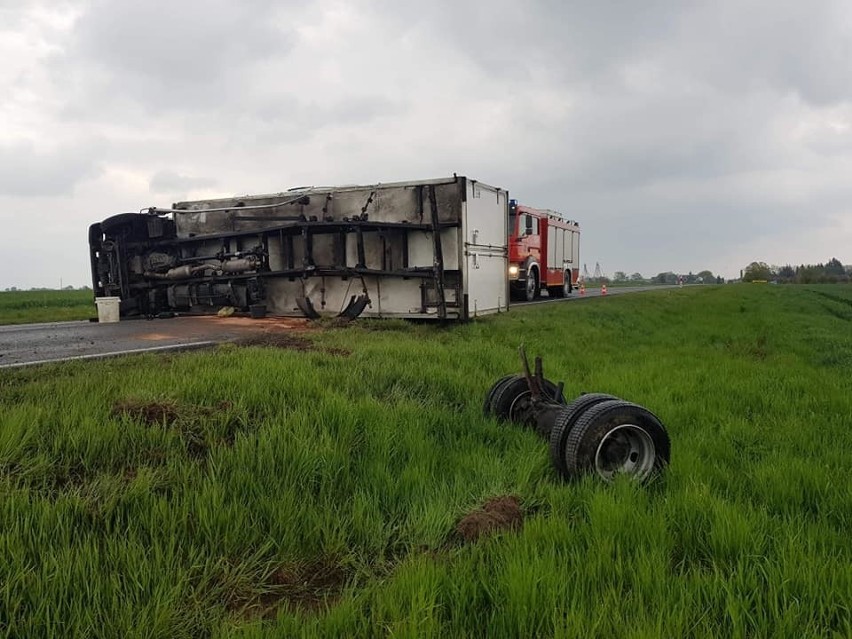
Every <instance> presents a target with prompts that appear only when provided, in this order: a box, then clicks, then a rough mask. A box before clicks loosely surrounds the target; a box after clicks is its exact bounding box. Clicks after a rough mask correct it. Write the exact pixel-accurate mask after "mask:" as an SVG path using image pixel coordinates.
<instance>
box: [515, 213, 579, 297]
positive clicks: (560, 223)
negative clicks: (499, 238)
mask: <svg viewBox="0 0 852 639" xmlns="http://www.w3.org/2000/svg"><path fill="white" fill-rule="evenodd" d="M579 276H580V225H579V224H577V222H574V221H571V220H566V219H565V218H563V217H562V215H560V214H559V213H557V212H556V211H551V210H548V209H534V208H531V207H528V206H523V205H521V204H518V203H517V201H516V200H510V201H509V286H510V290H511V293H512V295H513V297H517V298H519V299H522V300H526V301H528V302H531V301H532V300H534V299H535V298H536V297H538V295H539V294H540V293H541V291H542V289H547V292H548V295H550V296H551V297H566V296H567V295H570V294H571V291H572V290H573V289H574V287H575V286H576V284H577V278H578V277H579Z"/></svg>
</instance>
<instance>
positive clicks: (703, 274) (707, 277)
mask: <svg viewBox="0 0 852 639" xmlns="http://www.w3.org/2000/svg"><path fill="white" fill-rule="evenodd" d="M697 278H698V281H699V282H701V283H702V284H712V283H713V282H715V281H716V276H715V275H713V271H699V272H698V275H697Z"/></svg>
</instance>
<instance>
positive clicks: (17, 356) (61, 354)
mask: <svg viewBox="0 0 852 639" xmlns="http://www.w3.org/2000/svg"><path fill="white" fill-rule="evenodd" d="M306 325H307V320H301V319H292V318H264V319H254V320H253V319H248V318H242V317H228V318H220V317H216V316H205V317H175V318H171V319H154V320H144V319H140V320H129V321H122V322H118V323H115V324H98V323H97V322H56V323H50V324H22V325H14V326H0V368H11V367H17V366H30V365H33V364H42V363H47V362H56V361H66V360H74V359H97V358H102V357H112V356H116V355H128V354H131V353H142V352H152V351H154V352H156V351H169V350H188V349H194V348H205V347H209V346H213V345H214V344H218V343H221V342H225V341H228V340H232V339H234V338H238V337H240V336H241V335H245V334H248V333H252V332H258V331H265V330H284V331H292V330H300V329H304V328H305V327H306Z"/></svg>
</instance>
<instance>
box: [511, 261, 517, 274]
mask: <svg viewBox="0 0 852 639" xmlns="http://www.w3.org/2000/svg"><path fill="white" fill-rule="evenodd" d="M517 274H518V267H517V266H515V265H514V264H513V265H512V266H510V267H509V275H517Z"/></svg>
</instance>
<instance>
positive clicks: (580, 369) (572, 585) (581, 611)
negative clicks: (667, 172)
mask: <svg viewBox="0 0 852 639" xmlns="http://www.w3.org/2000/svg"><path fill="white" fill-rule="evenodd" d="M850 321H852V289H850V288H849V287H848V286H847V287H843V286H836V287H814V288H813V289H805V288H793V287H747V286H726V287H707V288H686V289H679V290H666V291H658V292H652V293H645V294H642V295H636V296H621V297H612V298H609V299H606V298H604V299H596V300H589V301H587V302H584V303H583V304H562V305H549V306H538V307H530V308H523V309H516V310H513V311H512V312H511V313H509V314H508V315H502V316H499V317H490V318H487V319H484V320H481V321H477V322H475V323H471V324H469V325H465V326H454V327H449V328H442V327H438V326H431V325H414V324H406V323H403V322H388V323H382V322H364V323H361V324H360V325H359V324H356V325H355V326H353V327H350V328H345V329H329V330H325V331H322V332H318V333H316V334H314V335H312V338H313V339H315V340H316V341H317V342H318V343H320V344H321V345H323V346H328V347H337V348H345V349H348V350H349V351H351V355H350V356H348V357H346V356H341V355H340V354H339V352H340V351H333V352H328V351H319V350H318V351H311V352H295V351H287V350H274V349H267V348H260V347H251V348H237V347H234V346H227V347H222V348H219V349H218V350H216V351H213V352H207V353H193V354H182V355H169V356H141V357H137V358H126V359H116V360H111V361H104V362H99V363H91V362H90V363H67V364H62V365H54V366H48V367H40V368H34V369H25V370H20V371H15V372H13V371H3V372H2V373H0V401H2V407H0V424H2V426H1V427H0V491H2V498H1V499H0V584H2V585H0V629H2V630H3V631H4V632H5V633H6V634H8V635H10V636H26V637H48V636H69V637H70V636H104V637H116V636H122V637H123V636H128V637H136V636H139V637H142V636H144V637H158V636H162V637H198V636H202V637H203V636H209V637H256V636H257V637H259V636H280V637H291V636H386V635H392V636H402V637H428V636H441V637H470V636H489V637H515V636H560V637H590V636H630V637H689V636H696V637H705V636H707V637H709V636H714V637H716V636H740V637H760V636H765V637H770V636H771V637H776V636H779V637H780V636H836V637H845V636H850V635H852V622H850V610H849V606H850V604H849V602H850V601H852V545H850V542H849V534H848V531H849V529H850V524H852V522H851V521H850V513H852V482H850V481H848V477H849V475H850V471H852V462H850V461H849V455H848V450H849V449H850V447H852V434H850V431H849V428H848V426H849V424H850V423H852V380H851V379H850V376H849V370H850V365H852V330H850ZM520 343H524V344H525V346H526V348H527V350H528V352H529V353H530V354H538V353H540V354H543V355H544V358H545V360H544V363H545V372H546V373H547V374H549V376H550V377H551V378H554V379H564V380H565V382H566V395H568V396H569V397H570V396H571V395H577V394H579V393H580V392H583V391H602V392H610V393H613V394H616V395H619V396H622V397H625V398H626V399H629V400H633V401H637V402H639V403H642V404H644V405H646V406H647V407H649V408H650V409H651V410H653V411H654V412H655V413H657V414H658V415H659V416H660V417H661V419H662V420H663V421H664V423H666V424H667V426H668V428H669V430H670V434H671V436H672V441H673V453H672V456H673V458H672V465H671V467H670V469H669V472H668V473H667V475H666V476H665V477H664V478H662V479H661V480H659V481H657V482H656V483H654V484H652V485H651V486H648V487H644V488H640V487H637V486H634V485H632V484H631V483H629V482H627V481H620V482H616V483H615V484H613V485H602V484H600V483H598V482H596V481H593V480H587V481H583V482H580V483H578V484H565V483H563V482H562V481H561V480H559V479H558V478H557V477H556V475H555V473H554V471H553V470H552V469H551V467H550V464H549V460H548V453H547V450H546V446H545V443H544V442H543V441H541V440H539V439H538V438H537V437H536V436H535V435H534V434H533V433H531V432H528V431H522V430H519V429H517V428H514V427H507V426H504V425H502V424H498V423H496V422H494V421H492V420H489V419H485V418H483V417H482V416H481V414H480V409H481V401H482V397H483V394H484V392H485V391H486V389H487V388H488V386H489V385H490V383H491V382H492V381H493V380H494V379H496V378H497V377H499V376H501V375H503V374H505V373H507V372H512V371H515V370H517V369H518V368H519V364H518V360H517V347H518V345H519V344H520ZM335 352H336V353H338V354H334V353H335ZM127 400H134V401H137V402H139V401H141V402H145V401H150V402H159V403H161V404H165V405H168V406H170V407H172V408H173V409H174V412H175V415H172V416H171V417H168V416H167V417H168V418H164V419H162V421H161V422H158V423H152V424H146V423H144V422H143V421H142V420H140V418H139V416H138V415H135V414H132V412H121V411H115V410H114V406H115V405H116V402H123V401H127ZM501 494H514V495H518V496H519V497H520V498H521V499H522V502H523V506H524V508H525V511H526V521H525V524H524V526H523V528H522V529H521V530H520V531H518V532H507V533H504V534H501V535H497V536H494V537H490V538H485V539H483V540H480V541H479V542H476V543H468V544H464V543H461V542H460V540H459V539H458V538H457V537H456V536H455V535H454V534H453V528H454V525H455V523H456V521H457V520H458V518H459V517H460V516H462V515H463V514H465V513H466V512H468V511H470V510H471V509H474V508H475V507H476V506H477V505H478V504H480V503H481V502H482V501H484V500H485V499H487V498H488V497H491V496H495V495H501ZM282 570H283V571H285V572H289V573H293V574H296V575H299V580H300V581H299V583H300V584H301V585H299V584H297V583H295V582H294V583H290V582H287V583H285V584H284V585H282V582H281V579H280V578H278V581H276V579H277V578H276V577H275V575H276V574H279V573H280V571H282ZM315 574H321V575H322V574H332V575H334V580H333V581H334V583H332V584H327V583H325V582H323V581H322V579H320V578H319V577H317V578H315V577H314V576H313V575H315ZM322 601H325V602H326V603H325V604H323V603H321V602H322Z"/></svg>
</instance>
